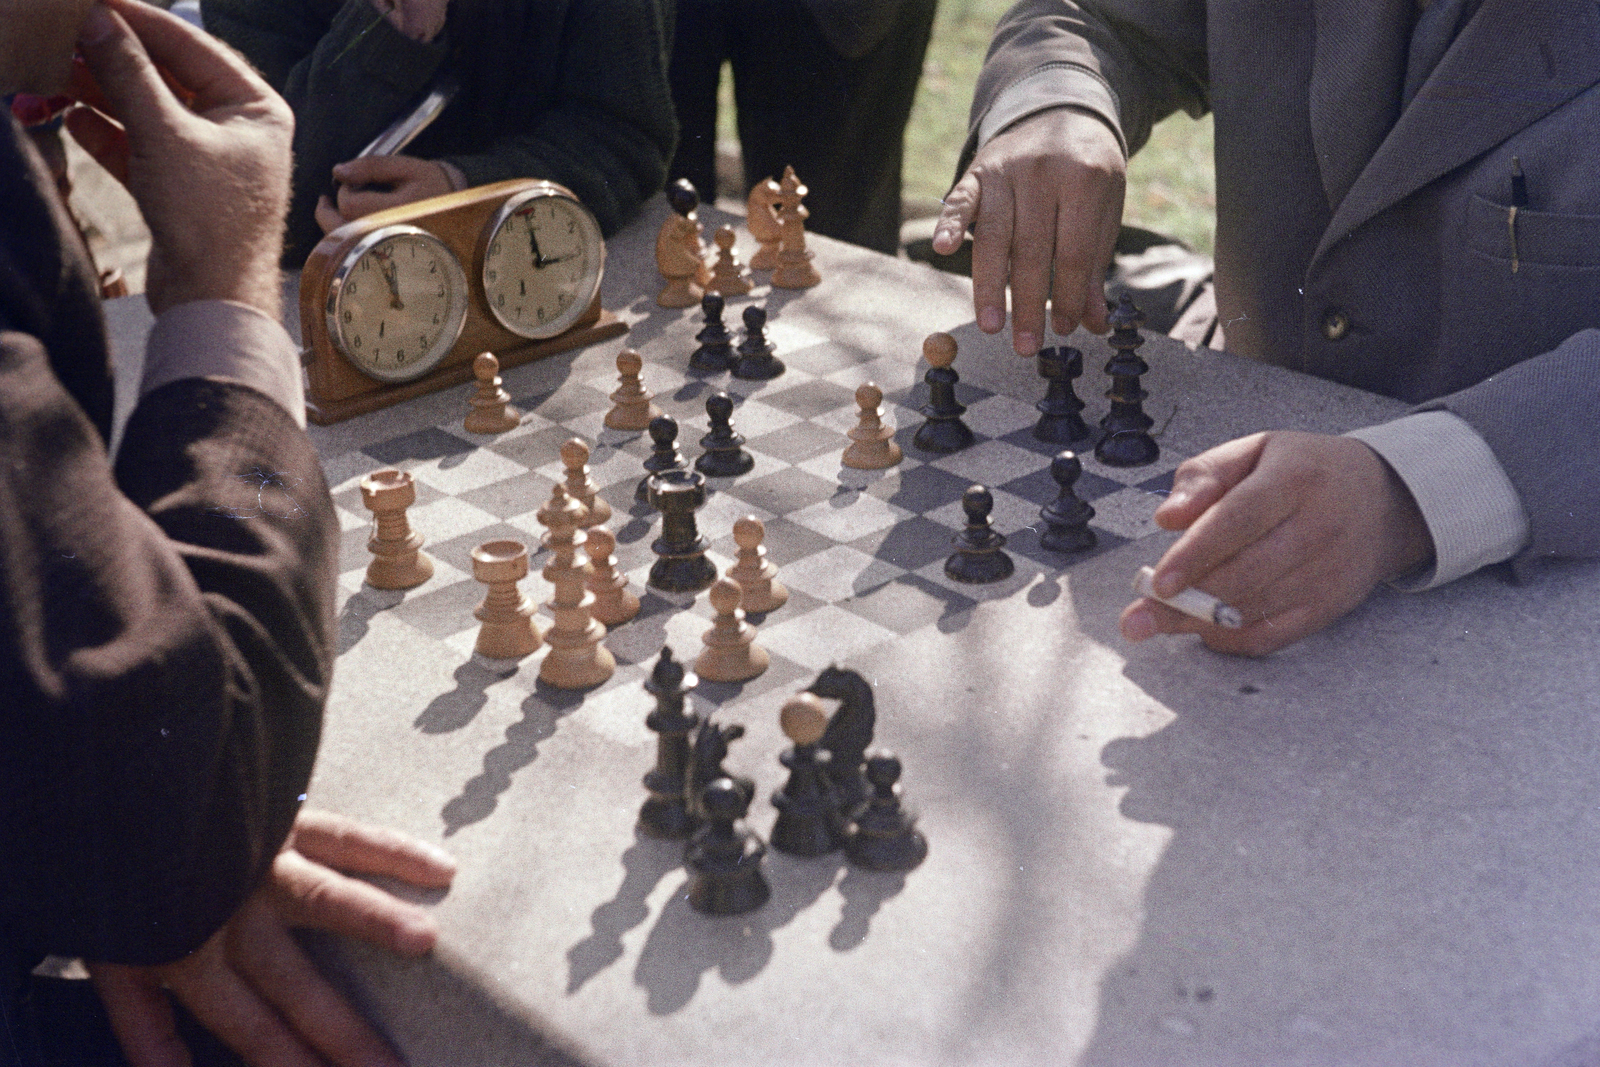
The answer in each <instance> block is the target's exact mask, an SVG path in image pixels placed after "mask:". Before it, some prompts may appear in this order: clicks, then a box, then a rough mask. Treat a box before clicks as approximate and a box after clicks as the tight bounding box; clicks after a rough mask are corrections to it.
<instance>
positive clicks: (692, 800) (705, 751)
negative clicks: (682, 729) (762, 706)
mask: <svg viewBox="0 0 1600 1067" xmlns="http://www.w3.org/2000/svg"><path fill="white" fill-rule="evenodd" d="M743 736H744V727H743V726H742V725H740V724H739V723H733V724H731V725H728V726H722V725H720V724H718V723H714V722H712V721H711V718H710V716H706V717H703V718H702V719H701V720H700V725H699V726H697V727H695V731H694V742H693V743H692V744H691V746H690V749H689V778H688V780H687V782H686V783H685V785H684V799H685V800H687V802H688V804H689V814H690V815H692V816H694V817H695V818H696V819H698V820H700V821H701V822H704V821H705V814H706V813H705V811H704V809H703V808H701V806H700V794H701V792H702V791H703V790H704V789H705V787H706V786H708V785H710V784H711V783H712V782H714V781H716V780H717V779H719V778H726V779H727V780H729V781H731V782H732V783H733V784H734V785H735V786H737V787H738V789H739V792H740V794H741V795H742V796H743V797H744V802H745V803H746V804H749V803H750V801H751V800H753V799H754V798H755V795H756V783H755V780H754V779H751V778H745V777H742V776H740V775H736V774H729V773H728V771H727V769H726V768H724V767H723V766H722V761H723V760H725V759H727V758H728V745H729V744H730V743H731V742H734V741H737V740H739V738H741V737H743Z"/></svg>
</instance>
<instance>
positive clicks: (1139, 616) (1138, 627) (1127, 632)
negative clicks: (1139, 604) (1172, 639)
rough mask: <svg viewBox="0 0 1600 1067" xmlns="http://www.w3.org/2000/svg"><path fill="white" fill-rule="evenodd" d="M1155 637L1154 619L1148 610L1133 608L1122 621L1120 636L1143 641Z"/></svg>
mask: <svg viewBox="0 0 1600 1067" xmlns="http://www.w3.org/2000/svg"><path fill="white" fill-rule="evenodd" d="M1155 635H1156V617H1155V615H1154V613H1152V612H1151V611H1150V610H1149V609H1148V608H1135V609H1133V610H1132V611H1130V612H1128V614H1127V615H1126V616H1124V617H1123V619H1122V636H1123V637H1126V638H1127V639H1128V640H1129V641H1143V640H1145V639H1146V638H1150V637H1154V636H1155Z"/></svg>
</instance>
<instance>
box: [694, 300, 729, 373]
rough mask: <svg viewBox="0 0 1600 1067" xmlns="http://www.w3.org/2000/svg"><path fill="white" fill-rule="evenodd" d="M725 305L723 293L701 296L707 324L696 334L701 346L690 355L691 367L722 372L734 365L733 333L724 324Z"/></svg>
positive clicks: (701, 304)
mask: <svg viewBox="0 0 1600 1067" xmlns="http://www.w3.org/2000/svg"><path fill="white" fill-rule="evenodd" d="M724 306H725V304H724V301H723V299H722V294H721V293H707V294H706V295H705V296H703V297H701V298H700V314H701V315H703V316H704V317H705V323H706V324H705V327H704V328H703V329H702V330H701V331H700V332H699V333H697V334H695V335H694V339H695V340H696V341H699V342H700V347H699V348H696V349H695V350H694V354H693V355H692V356H690V357H689V367H690V369H692V370H697V371H705V372H706V373H708V374H720V373H722V372H723V371H725V370H727V369H728V368H729V367H731V366H733V358H734V357H733V335H732V334H730V333H729V332H728V328H727V327H726V326H724V325H723V324H722V309H723V307H724Z"/></svg>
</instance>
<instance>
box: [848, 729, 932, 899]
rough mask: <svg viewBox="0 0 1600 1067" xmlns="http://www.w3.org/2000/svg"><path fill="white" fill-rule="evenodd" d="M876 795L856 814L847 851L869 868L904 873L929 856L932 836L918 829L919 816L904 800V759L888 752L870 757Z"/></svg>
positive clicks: (870, 775) (869, 774)
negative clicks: (905, 804) (902, 786)
mask: <svg viewBox="0 0 1600 1067" xmlns="http://www.w3.org/2000/svg"><path fill="white" fill-rule="evenodd" d="M867 781H869V782H871V783H872V799H871V800H870V801H868V802H867V806H866V807H865V808H862V809H861V812H860V814H859V815H857V816H856V821H855V823H854V824H853V825H852V826H851V827H850V839H849V840H848V841H847V842H845V846H844V854H845V856H846V857H847V858H848V859H849V860H850V862H851V863H853V864H855V865H856V866H857V867H863V868H865V869H867V870H869V871H884V872H891V873H904V872H906V871H909V870H911V869H913V868H915V867H916V866H917V865H918V864H919V863H921V862H922V861H923V860H924V859H926V858H927V856H928V839H927V838H925V837H923V836H922V831H920V830H918V829H917V826H916V822H917V817H916V815H915V814H914V813H912V812H910V811H907V810H906V809H905V807H903V806H902V804H901V802H900V794H901V788H900V785H899V781H900V761H899V760H898V759H896V758H895V757H894V756H892V755H890V754H889V753H887V752H874V753H873V754H872V755H870V756H868V757H867Z"/></svg>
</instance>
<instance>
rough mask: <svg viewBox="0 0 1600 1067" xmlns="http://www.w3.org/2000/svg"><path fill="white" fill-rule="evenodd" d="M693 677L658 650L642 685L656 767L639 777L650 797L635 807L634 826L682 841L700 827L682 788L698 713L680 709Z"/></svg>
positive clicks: (665, 651) (669, 653) (669, 652)
mask: <svg viewBox="0 0 1600 1067" xmlns="http://www.w3.org/2000/svg"><path fill="white" fill-rule="evenodd" d="M697 682H698V679H696V678H695V676H694V675H693V674H692V673H691V672H689V671H686V670H685V669H684V666H683V664H681V663H679V662H678V661H677V660H675V659H673V658H672V649H670V648H663V649H662V650H661V657H660V658H659V659H657V660H656V665H655V669H654V670H652V671H651V672H650V677H649V679H648V680H647V681H646V682H645V683H644V688H645V691H646V692H648V693H649V694H650V695H651V696H653V697H655V699H656V707H655V710H654V711H652V712H651V713H650V714H649V715H648V716H647V717H646V718H645V720H644V724H645V725H646V726H647V727H649V728H650V729H651V730H652V731H654V732H655V734H656V765H655V768H654V769H653V770H651V771H649V772H648V773H647V774H645V776H644V787H645V788H646V789H648V790H649V791H650V796H649V799H647V800H646V801H645V802H644V805H643V806H642V807H640V809H639V829H640V830H642V831H643V832H644V833H646V834H649V835H650V836H651V837H659V838H663V839H665V840H668V841H682V840H684V839H685V838H687V837H688V836H689V835H690V834H692V833H693V832H694V829H695V827H696V826H697V825H699V824H698V823H697V822H696V821H695V819H694V817H693V816H692V815H690V814H689V803H688V800H687V794H686V792H685V790H686V788H687V786H688V780H689V733H690V731H692V730H693V729H694V728H695V727H697V726H698V725H700V716H698V715H696V714H695V713H694V712H692V711H685V710H684V708H685V698H686V697H687V696H688V694H689V690H691V689H693V688H694V687H695V685H696V684H697Z"/></svg>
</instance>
